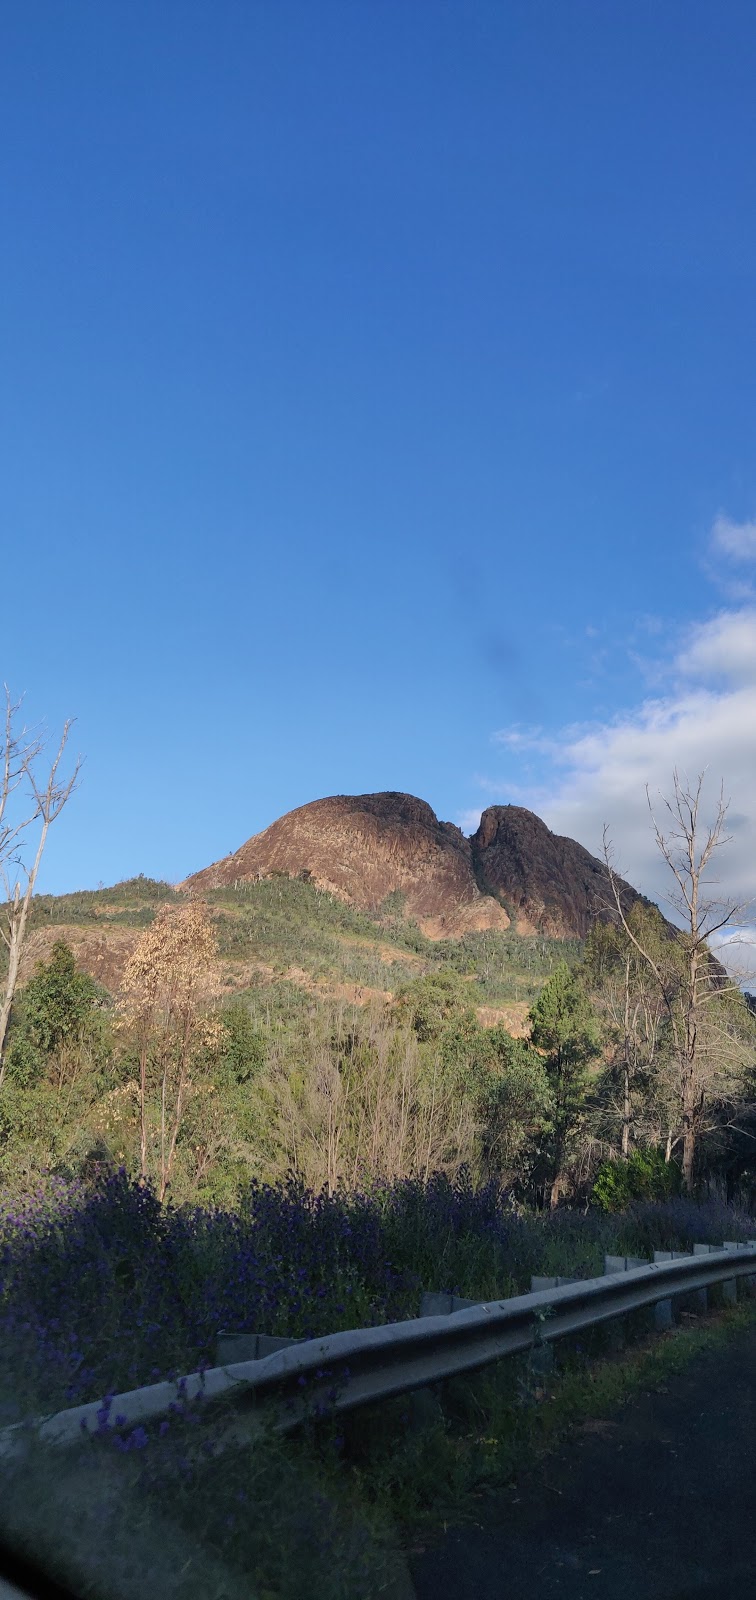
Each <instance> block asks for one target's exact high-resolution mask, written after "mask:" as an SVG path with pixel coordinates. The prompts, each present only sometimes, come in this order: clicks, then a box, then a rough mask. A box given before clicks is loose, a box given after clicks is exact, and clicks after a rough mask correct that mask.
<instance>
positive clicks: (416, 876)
mask: <svg viewBox="0 0 756 1600" xmlns="http://www.w3.org/2000/svg"><path fill="white" fill-rule="evenodd" d="M276 873H283V874H285V875H286V876H289V877H307V878H309V879H310V880H311V881H312V882H313V883H314V884H316V885H317V887H319V888H321V889H325V890H328V891H329V892H330V893H332V894H334V895H336V896H338V897H339V898H341V899H343V900H346V901H347V902H349V903H350V904H351V905H354V906H357V907H360V908H361V909H362V910H365V911H375V910H376V909H377V908H378V907H379V906H380V905H382V904H383V902H385V901H386V899H387V898H388V896H389V895H396V896H401V904H402V908H403V910H404V913H405V914H406V915H407V916H410V917H413V918H414V919H415V920H416V921H417V922H418V923H419V925H420V927H421V928H422V929H423V931H424V932H425V933H426V934H428V935H429V936H430V937H431V938H435V939H439V938H445V937H459V936H460V935H461V934H463V933H465V932H467V931H468V930H470V929H483V928H507V927H509V926H510V925H514V926H515V927H516V929H517V930H518V931H519V932H521V933H530V934H533V933H543V934H546V935H549V936H550V937H554V938H564V939H568V938H584V937H585V934H586V933H587V931H588V928H589V927H590V924H591V922H592V921H594V920H595V918H596V917H597V916H600V915H601V914H602V911H603V910H604V908H605V906H606V905H607V903H608V899H609V885H608V882H607V876H606V869H605V868H604V865H603V863H602V862H600V861H598V860H597V859H596V857H595V856H592V855H591V854H590V852H589V851H588V850H585V849H584V848H583V846H582V845H580V844H578V843H577V842H576V841H575V840H574V839H566V838H562V837H560V836H559V835H557V834H553V833H551V831H550V830H549V829H548V828H547V827H546V824H545V823H544V822H542V821H541V819H540V817H537V816H535V814H534V813H533V812H532V811H526V810H524V809H523V808H522V807H521V806H490V807H489V808H488V810H487V811H484V812H483V815H482V817H481V820H480V826H479V827H478V830H477V832H476V833H474V834H473V835H472V837H471V838H469V839H468V838H465V836H464V834H463V833H462V831H461V829H459V828H458V827H456V826H455V824H454V823H452V822H440V821H439V819H438V817H437V816H436V814H435V812H434V811H432V810H431V807H430V806H429V805H427V804H426V802H425V801H424V800H418V799H416V798H415V796H414V795H408V794H397V793H393V792H391V791H389V792H386V793H382V794H362V795H333V796H331V797H330V798H329V799H326V800H314V801H312V802H311V803H310V804H309V805H304V806H298V807H297V809H296V810H295V811H289V812H287V813H286V815H285V816H283V817H279V819H278V821H277V822H273V823H271V825H270V827H268V828H265V829H264V830H263V832H262V833H258V834H255V835H254V837H253V838H251V839H248V840H247V842H246V844H243V845H242V846H241V848H240V849H239V850H237V851H235V852H234V854H233V855H230V856H226V857H224V859H223V860H221V861H217V862H215V864H214V865H213V866H210V867H206V868H205V869H204V871H202V872H197V873H194V874H193V875H192V877H190V878H187V879H186V880H185V882H184V883H183V884H182V885H180V887H181V888H185V889H193V890H198V891H200V892H205V891H207V890H210V889H218V888H223V887H230V886H233V885H234V884H237V883H240V882H247V881H250V880H251V881H255V880H258V879H261V878H269V877H272V876H273V875H274V874H276ZM623 895H624V896H625V897H626V900H627V904H628V905H629V904H631V903H632V902H633V901H634V900H636V899H639V898H641V897H640V896H639V895H638V894H637V892H636V891H635V890H634V889H633V888H631V886H630V885H629V884H623Z"/></svg>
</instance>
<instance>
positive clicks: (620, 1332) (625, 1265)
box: [604, 1256, 666, 1351]
mask: <svg viewBox="0 0 756 1600" xmlns="http://www.w3.org/2000/svg"><path fill="white" fill-rule="evenodd" d="M647 1266H648V1262H647V1261H644V1259H643V1257H642V1256H604V1276H605V1277H607V1276H611V1275H612V1274H613V1273H615V1272H630V1271H632V1268H633V1267H647ZM656 1311H657V1308H656V1306H654V1325H655V1326H657V1322H656ZM664 1326H666V1324H664ZM607 1332H608V1336H609V1344H610V1348H611V1349H612V1350H614V1351H619V1350H624V1348H625V1319H624V1317H613V1318H612V1321H611V1322H610V1323H609V1326H608V1329H607Z"/></svg>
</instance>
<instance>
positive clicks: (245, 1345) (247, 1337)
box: [215, 1328, 304, 1367]
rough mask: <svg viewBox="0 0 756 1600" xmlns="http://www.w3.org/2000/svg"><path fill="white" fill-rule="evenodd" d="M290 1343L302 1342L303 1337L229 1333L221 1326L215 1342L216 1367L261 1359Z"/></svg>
mask: <svg viewBox="0 0 756 1600" xmlns="http://www.w3.org/2000/svg"><path fill="white" fill-rule="evenodd" d="M290 1344H304V1340H303V1339H279V1338H277V1337H276V1335H275V1334H270V1333H230V1332H226V1330H225V1328H221V1329H220V1330H219V1332H218V1334H217V1337H216V1342H215V1365H216V1367H231V1366H233V1365H234V1362H236V1361H262V1360H263V1357H264V1356H272V1355H274V1354H275V1352H276V1350H286V1349H287V1348H288V1346H289V1345H290Z"/></svg>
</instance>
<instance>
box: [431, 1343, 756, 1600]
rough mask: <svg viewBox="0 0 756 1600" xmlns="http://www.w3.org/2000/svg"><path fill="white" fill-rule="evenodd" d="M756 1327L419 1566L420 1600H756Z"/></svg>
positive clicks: (524, 1484) (525, 1484) (579, 1438)
mask: <svg viewBox="0 0 756 1600" xmlns="http://www.w3.org/2000/svg"><path fill="white" fill-rule="evenodd" d="M755 1396H756V1328H752V1329H749V1330H748V1331H747V1332H746V1333H743V1334H740V1335H738V1337H737V1338H735V1339H733V1340H732V1342H731V1343H730V1344H728V1345H727V1346H726V1347H724V1348H721V1349H719V1350H716V1351H713V1352H709V1353H706V1354H703V1355H701V1356H699V1357H697V1358H696V1359H695V1361H694V1362H692V1363H691V1364H690V1366H689V1367H688V1368H687V1370H686V1371H685V1373H684V1374H683V1375H681V1376H678V1377H672V1378H669V1379H667V1380H666V1381H665V1383H664V1384H663V1385H661V1386H660V1387H659V1388H658V1389H656V1390H654V1391H652V1392H641V1393H640V1394H639V1395H638V1396H637V1397H636V1398H635V1399H634V1400H633V1401H631V1402H630V1403H629V1404H628V1405H626V1406H625V1407H623V1408H622V1409H621V1410H619V1411H618V1412H617V1413H616V1416H615V1417H614V1419H613V1420H612V1421H607V1422H604V1421H596V1422H593V1423H591V1422H588V1423H585V1424H583V1426H582V1427H581V1428H578V1429H577V1430H576V1431H575V1433H574V1435H573V1437H572V1438H571V1440H570V1442H569V1443H568V1444H565V1445H564V1447H563V1448H562V1450H561V1451H560V1452H559V1453H558V1454H556V1455H552V1456H550V1457H549V1458H547V1459H546V1460H545V1461H544V1462H542V1463H541V1464H540V1465H539V1467H538V1468H536V1469H533V1470H532V1471H529V1472H528V1473H527V1474H526V1475H524V1476H523V1477H522V1478H521V1480H520V1481H519V1483H518V1484H517V1486H516V1487H513V1488H512V1489H511V1490H508V1491H507V1492H506V1493H505V1494H503V1495H502V1496H500V1497H497V1498H496V1499H495V1500H492V1501H491V1502H489V1503H488V1505H487V1507H486V1510H485V1512H484V1513H483V1517H484V1518H485V1522H484V1526H483V1527H474V1528H470V1527H467V1528H463V1529H458V1530H449V1532H448V1533H447V1534H446V1536H445V1537H444V1539H443V1540H442V1542H441V1543H439V1544H438V1545H436V1546H434V1547H433V1548H432V1549H429V1550H427V1551H426V1552H425V1553H424V1554H422V1555H418V1556H416V1557H415V1558H414V1560H413V1561H412V1563H411V1566H412V1577H413V1580H414V1584H415V1589H416V1594H417V1600H521V1597H522V1600H662V1597H663V1600H750V1597H751V1596H753V1597H756V1432H755V1429H756V1398H755Z"/></svg>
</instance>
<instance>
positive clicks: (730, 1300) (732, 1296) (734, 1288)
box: [693, 1244, 738, 1306]
mask: <svg viewBox="0 0 756 1600" xmlns="http://www.w3.org/2000/svg"><path fill="white" fill-rule="evenodd" d="M726 1248H727V1246H726V1245H724V1244H694V1246H693V1254H694V1256H712V1255H716V1253H717V1251H718V1250H725V1249H726ZM716 1288H717V1289H718V1290H719V1291H720V1293H721V1296H722V1299H723V1300H724V1303H725V1305H726V1306H734V1305H737V1303H738V1285H737V1279H736V1278H728V1279H727V1280H726V1281H725V1282H724V1283H718V1284H717V1285H716Z"/></svg>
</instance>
